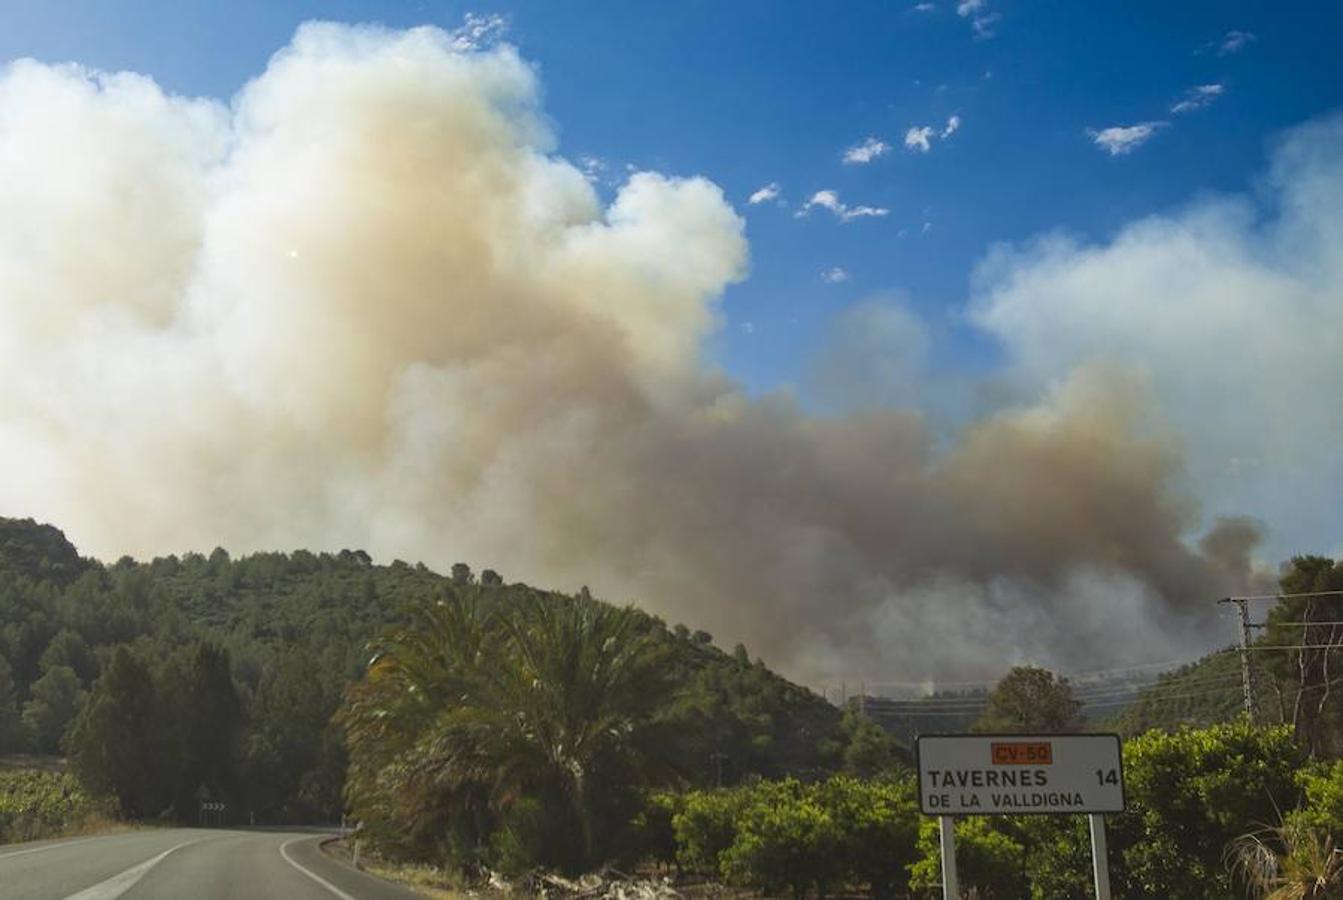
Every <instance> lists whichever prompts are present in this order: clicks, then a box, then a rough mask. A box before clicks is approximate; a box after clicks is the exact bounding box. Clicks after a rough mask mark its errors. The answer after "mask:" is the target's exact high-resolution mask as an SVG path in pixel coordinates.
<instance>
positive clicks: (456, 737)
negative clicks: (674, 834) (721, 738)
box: [342, 587, 674, 870]
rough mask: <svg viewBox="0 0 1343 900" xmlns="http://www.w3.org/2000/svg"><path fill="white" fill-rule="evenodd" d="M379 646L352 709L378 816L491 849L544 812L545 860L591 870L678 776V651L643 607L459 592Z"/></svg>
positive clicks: (362, 770)
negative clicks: (625, 809) (668, 669)
mask: <svg viewBox="0 0 1343 900" xmlns="http://www.w3.org/2000/svg"><path fill="white" fill-rule="evenodd" d="M490 604H492V606H490ZM378 650H379V653H378V655H377V656H376V657H375V660H374V662H373V664H372V665H371V666H370V668H369V672H368V675H367V677H366V679H365V680H364V682H362V683H361V684H360V685H358V686H357V687H355V688H353V689H352V690H351V692H350V696H349V698H348V703H347V706H346V710H345V712H344V713H343V714H342V721H343V723H344V724H345V727H346V730H347V736H348V739H349V744H350V749H351V767H350V768H351V776H350V791H349V792H350V795H351V799H352V800H354V801H355V802H356V805H360V804H363V805H364V806H366V807H367V806H368V805H370V804H371V803H374V802H375V800H376V803H380V804H381V806H379V807H377V808H376V809H375V810H374V813H375V814H390V815H395V816H397V817H398V820H400V821H405V820H406V819H407V818H408V819H409V820H410V821H411V822H414V823H423V822H427V821H436V820H442V819H445V818H446V819H455V820H456V821H457V822H458V823H459V825H460V823H461V822H462V821H463V817H466V818H468V819H469V820H470V822H471V827H470V828H468V829H466V830H467V831H470V832H473V833H474V834H475V836H476V838H477V840H478V842H479V841H480V840H481V839H483V838H484V837H485V835H486V833H487V832H489V831H491V830H493V829H495V828H497V827H498V826H499V825H500V824H501V823H507V822H508V821H509V816H510V814H512V813H513V812H514V811H517V810H526V811H528V812H529V814H532V815H533V818H535V815H536V814H537V813H538V811H539V816H540V819H541V821H542V825H541V827H542V829H543V830H544V832H545V837H544V839H543V840H541V841H539V842H538V846H537V848H536V852H537V853H539V854H540V855H541V860H540V861H542V862H545V863H547V864H550V865H555V866H557V867H559V868H563V869H567V870H575V869H579V868H583V867H584V866H588V865H591V864H593V863H594V862H597V861H599V860H600V859H601V858H603V856H604V855H605V854H606V853H607V852H608V850H609V847H610V845H611V837H612V832H613V830H614V829H613V828H612V827H611V826H612V825H617V824H619V823H620V815H621V802H622V800H626V799H628V798H629V797H630V796H631V791H632V789H633V788H634V787H636V786H638V785H640V784H647V783H661V782H665V781H666V780H667V779H668V778H670V777H672V775H673V774H674V771H673V769H672V767H671V765H670V763H669V761H668V757H667V754H666V753H665V749H664V748H666V747H667V746H669V742H668V741H666V740H665V734H664V733H663V726H662V725H661V723H660V721H659V720H658V718H657V713H658V712H659V711H660V710H661V709H662V708H664V706H665V703H664V701H665V699H666V698H667V696H668V694H669V691H670V688H671V685H670V684H669V683H668V681H667V679H666V678H665V676H664V675H663V672H664V671H665V666H664V665H662V663H664V661H665V660H664V655H663V650H662V645H661V644H660V643H659V642H658V641H657V640H656V639H655V638H654V637H653V636H652V634H651V633H650V631H649V629H648V628H647V626H646V620H645V619H644V618H643V617H642V616H640V615H639V614H638V613H637V612H635V611H634V610H633V609H631V608H623V609H621V608H616V607H613V606H610V605H608V604H605V603H601V602H599V601H596V600H593V599H591V598H590V597H587V596H579V597H564V596H559V595H554V594H543V593H540V592H536V591H532V590H530V589H515V590H514V591H512V592H510V594H509V595H508V596H507V598H501V597H500V595H498V594H497V593H496V594H494V595H491V596H488V597H487V596H483V595H482V594H481V592H480V589H478V588H471V587H466V588H461V587H459V588H457V589H456V590H455V592H454V593H453V594H452V595H451V596H449V597H447V598H445V599H444V600H442V601H440V602H439V603H437V604H436V605H434V606H432V607H429V608H426V609H422V610H420V611H419V612H418V614H417V616H416V621H415V623H414V625H412V626H411V627H410V628H407V629H403V630H401V631H398V632H396V633H395V634H392V635H389V636H388V637H387V638H386V639H384V640H383V641H381V642H380V643H379V645H378ZM613 818H614V819H616V820H617V821H612V819H613Z"/></svg>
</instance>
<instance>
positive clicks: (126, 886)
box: [65, 838, 203, 900]
mask: <svg viewBox="0 0 1343 900" xmlns="http://www.w3.org/2000/svg"><path fill="white" fill-rule="evenodd" d="M200 840H203V839H202V838H196V839H195V840H191V841H183V842H182V843H180V844H178V845H177V846H176V847H169V848H168V849H167V850H164V851H163V852H162V853H160V854H159V855H158V856H155V857H152V858H150V859H147V860H145V861H144V862H142V863H140V864H139V865H135V866H131V867H130V868H129V869H127V870H126V871H124V872H122V873H121V874H119V875H113V876H112V877H111V878H109V879H107V880H106V881H102V882H99V883H98V884H95V885H94V886H93V887H91V888H86V889H85V890H82V891H80V892H79V893H78V894H71V895H70V896H69V897H66V898H65V900H116V898H117V897H120V896H121V895H122V894H124V893H126V892H127V891H129V890H130V889H131V888H133V887H135V883H136V882H137V881H139V880H140V879H141V878H144V877H145V875H147V874H148V873H149V870H150V869H152V868H154V867H155V866H157V865H158V864H159V863H161V862H163V860H164V859H165V858H166V857H167V856H168V854H169V853H172V852H173V851H174V850H181V849H182V848H183V847H185V846H187V845H189V844H194V843H196V842H197V841H200Z"/></svg>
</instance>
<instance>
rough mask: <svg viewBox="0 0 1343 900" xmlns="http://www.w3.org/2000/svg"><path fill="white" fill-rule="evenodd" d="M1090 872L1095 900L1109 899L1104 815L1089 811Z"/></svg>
mask: <svg viewBox="0 0 1343 900" xmlns="http://www.w3.org/2000/svg"><path fill="white" fill-rule="evenodd" d="M1087 819H1088V820H1089V823H1090V825H1091V872H1092V875H1094V876H1095V882H1096V900H1110V857H1109V854H1108V852H1107V851H1106V849H1105V816H1103V815H1101V814H1100V813H1091V814H1089V815H1088V816H1087Z"/></svg>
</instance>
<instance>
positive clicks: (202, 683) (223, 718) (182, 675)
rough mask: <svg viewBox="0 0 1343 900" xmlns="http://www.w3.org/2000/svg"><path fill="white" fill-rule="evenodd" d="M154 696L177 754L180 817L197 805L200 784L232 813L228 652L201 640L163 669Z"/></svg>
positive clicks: (237, 741)
mask: <svg viewBox="0 0 1343 900" xmlns="http://www.w3.org/2000/svg"><path fill="white" fill-rule="evenodd" d="M161 682H162V683H161V684H160V685H159V687H158V695H159V696H160V698H162V702H163V704H164V708H163V709H162V710H161V713H167V717H166V718H167V721H166V722H165V723H164V725H165V727H166V730H167V731H169V732H170V733H171V735H172V737H173V739H174V740H173V744H174V745H175V749H176V753H175V754H174V755H175V757H176V759H175V762H176V766H175V767H174V768H175V781H176V793H175V796H174V806H175V809H176V811H177V815H178V817H179V818H185V819H189V818H190V817H191V816H192V815H193V814H194V813H195V810H196V800H195V796H194V795H195V792H196V790H198V789H199V787H200V786H201V785H205V787H206V788H207V789H208V790H209V791H210V793H211V796H212V797H214V798H215V799H223V800H225V801H226V802H228V803H229V804H230V805H231V806H233V807H234V808H235V809H234V811H235V812H236V805H237V799H238V794H239V792H238V778H237V768H238V759H239V757H240V755H241V739H242V724H243V723H242V707H241V704H240V702H239V700H238V695H237V692H236V691H235V689H234V686H233V677H232V674H231V672H230V669H229V655H228V652H227V651H225V650H224V649H222V648H221V647H218V646H215V645H213V644H210V643H206V642H200V643H197V644H196V645H195V646H194V647H191V648H189V649H188V651H187V653H186V654H185V657H184V658H179V659H177V660H174V661H173V662H172V663H170V664H169V665H168V666H167V667H166V668H165V670H164V672H163V673H162V677H161Z"/></svg>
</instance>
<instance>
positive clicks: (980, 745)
mask: <svg viewBox="0 0 1343 900" xmlns="http://www.w3.org/2000/svg"><path fill="white" fill-rule="evenodd" d="M917 752H918V757H919V808H920V809H922V810H923V812H924V813H925V814H927V815H930V816H966V815H985V814H993V813H1003V814H1014V815H1022V814H1029V813H1106V812H1121V811H1122V810H1123V809H1124V773H1123V768H1122V761H1121V760H1122V758H1121V755H1120V749H1119V735H1116V734H1037V735H1032V734H956V735H932V734H928V735H920V736H919V739H918V744H917Z"/></svg>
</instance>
